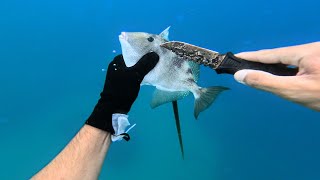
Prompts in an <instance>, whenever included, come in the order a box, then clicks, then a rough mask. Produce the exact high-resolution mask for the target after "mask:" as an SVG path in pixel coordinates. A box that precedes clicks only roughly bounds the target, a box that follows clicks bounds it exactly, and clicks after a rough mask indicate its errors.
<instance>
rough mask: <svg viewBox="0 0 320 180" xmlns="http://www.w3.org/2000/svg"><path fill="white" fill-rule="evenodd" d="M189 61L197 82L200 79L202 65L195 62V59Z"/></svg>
mask: <svg viewBox="0 0 320 180" xmlns="http://www.w3.org/2000/svg"><path fill="white" fill-rule="evenodd" d="M188 63H189V65H190V68H191V71H192V74H193V78H194V81H195V82H197V81H198V79H199V75H200V65H199V64H197V63H195V62H193V61H189V62H188Z"/></svg>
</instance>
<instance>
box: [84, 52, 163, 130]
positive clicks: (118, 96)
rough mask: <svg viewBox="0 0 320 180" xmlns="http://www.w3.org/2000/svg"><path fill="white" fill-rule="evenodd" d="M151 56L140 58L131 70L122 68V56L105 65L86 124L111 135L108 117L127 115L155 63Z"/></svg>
mask: <svg viewBox="0 0 320 180" xmlns="http://www.w3.org/2000/svg"><path fill="white" fill-rule="evenodd" d="M158 61H159V56H158V55H157V54H156V53H155V52H151V53H148V54H146V55H144V56H143V57H142V58H141V59H140V60H139V61H138V62H137V63H136V64H135V65H134V66H132V67H129V68H128V67H126V65H125V63H124V60H123V57H122V55H118V56H116V57H115V58H114V59H113V61H111V63H110V64H109V67H108V71H107V76H106V80H105V84H104V88H103V91H102V92H101V94H100V99H99V101H98V103H97V105H96V106H95V108H94V110H93V112H92V114H91V115H90V117H89V118H88V120H87V121H86V124H88V125H91V126H93V127H96V128H99V129H102V130H105V131H108V132H110V133H111V134H114V129H113V127H112V114H114V113H121V114H127V113H128V112H129V111H130V108H131V106H132V104H133V102H134V101H135V100H136V98H137V96H138V93H139V90H140V83H141V81H142V80H143V78H144V76H145V75H146V74H148V73H149V72H150V71H151V70H152V69H153V68H154V67H155V66H156V64H157V63H158Z"/></svg>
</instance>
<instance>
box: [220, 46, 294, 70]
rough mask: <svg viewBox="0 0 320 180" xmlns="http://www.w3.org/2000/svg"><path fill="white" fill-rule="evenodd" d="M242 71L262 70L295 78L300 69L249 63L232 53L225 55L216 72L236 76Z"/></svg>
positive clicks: (281, 65) (283, 65) (282, 65)
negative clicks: (235, 74)
mask: <svg viewBox="0 0 320 180" xmlns="http://www.w3.org/2000/svg"><path fill="white" fill-rule="evenodd" d="M242 69H254V70H261V71H265V72H269V73H271V74H274V75H278V76H295V75H296V74H297V73H298V68H293V67H288V66H287V65H285V64H264V63H259V62H252V61H247V60H245V59H241V58H237V57H235V56H234V54H233V53H231V52H228V53H227V54H226V55H225V58H224V60H223V61H222V63H221V64H220V65H219V67H218V68H216V69H215V70H216V72H217V73H218V74H222V73H227V74H234V73H236V72H237V71H239V70H242Z"/></svg>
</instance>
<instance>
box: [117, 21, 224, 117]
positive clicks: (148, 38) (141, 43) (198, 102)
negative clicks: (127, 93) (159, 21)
mask: <svg viewBox="0 0 320 180" xmlns="http://www.w3.org/2000/svg"><path fill="white" fill-rule="evenodd" d="M168 36H169V27H168V28H167V29H165V30H164V31H163V32H161V33H160V34H159V35H157V34H150V33H146V32H122V33H121V34H120V35H119V41H120V44H121V49H122V54H123V58H124V61H125V63H126V66H128V67H131V66H133V65H135V64H136V63H137V62H138V60H139V59H140V58H141V57H142V56H143V55H145V54H147V53H148V52H151V51H153V52H156V53H157V54H158V55H159V62H158V64H157V65H156V66H155V68H154V69H153V70H151V71H150V72H149V73H148V74H147V75H146V76H145V77H144V79H143V81H142V85H152V86H155V87H156V91H155V93H154V96H153V99H152V102H151V107H153V108H155V107H157V106H159V105H162V104H165V103H169V102H173V101H177V100H179V99H182V98H184V97H185V96H187V95H188V94H189V93H190V92H191V93H192V94H193V96H194V98H195V108H194V116H195V118H198V115H199V113H200V112H201V111H203V110H205V109H206V108H208V107H209V106H210V105H211V104H212V103H213V101H214V100H215V98H216V97H217V96H218V95H219V94H220V92H222V91H224V90H227V89H228V88H225V87H221V86H217V87H209V88H201V87H199V86H198V85H197V83H196V82H197V80H198V78H199V69H200V68H199V65H198V64H196V63H194V62H191V61H187V60H185V59H183V58H181V57H179V56H177V55H176V54H174V53H173V52H171V51H170V50H167V49H166V48H163V47H160V44H163V43H165V42H168V41H169V39H168Z"/></svg>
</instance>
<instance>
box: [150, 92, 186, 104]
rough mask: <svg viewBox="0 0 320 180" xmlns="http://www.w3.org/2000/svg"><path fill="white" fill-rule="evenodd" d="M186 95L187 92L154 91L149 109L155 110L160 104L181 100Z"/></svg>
mask: <svg viewBox="0 0 320 180" xmlns="http://www.w3.org/2000/svg"><path fill="white" fill-rule="evenodd" d="M188 94H189V91H163V90H159V89H156V90H155V91H154V93H153V98H152V101H151V104H150V105H151V108H156V107H158V106H160V105H162V104H165V103H170V102H172V101H177V100H179V99H182V98H184V97H186V96H187V95H188Z"/></svg>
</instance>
